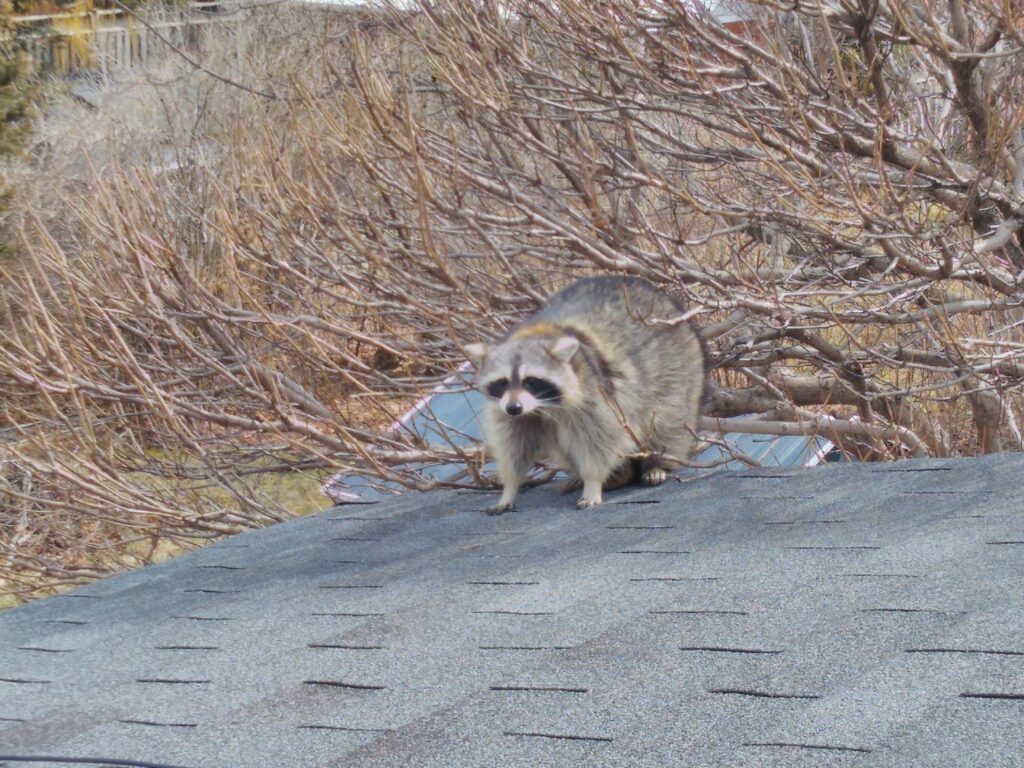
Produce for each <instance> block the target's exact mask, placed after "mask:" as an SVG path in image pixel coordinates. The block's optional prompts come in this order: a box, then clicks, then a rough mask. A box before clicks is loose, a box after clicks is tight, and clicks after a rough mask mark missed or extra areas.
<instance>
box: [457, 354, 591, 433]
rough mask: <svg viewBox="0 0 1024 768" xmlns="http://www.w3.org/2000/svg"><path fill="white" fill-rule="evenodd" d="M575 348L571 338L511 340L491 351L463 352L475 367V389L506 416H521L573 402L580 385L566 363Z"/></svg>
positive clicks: (570, 367)
mask: <svg viewBox="0 0 1024 768" xmlns="http://www.w3.org/2000/svg"><path fill="white" fill-rule="evenodd" d="M578 348H579V341H578V340H577V339H575V338H573V337H571V336H562V337H559V338H555V339H551V338H530V339H517V338H515V337H513V338H511V339H508V340H507V341H505V342H503V343H502V344H499V345H498V346H496V347H491V348H487V347H485V346H484V345H482V344H470V345H468V346H467V347H466V352H467V353H468V354H469V355H470V357H472V358H473V360H474V362H475V364H476V367H477V388H478V389H479V390H480V391H481V392H483V393H484V394H485V395H486V396H487V397H488V398H490V400H491V401H492V402H493V403H495V404H496V405H497V406H498V407H499V408H501V410H502V411H504V412H505V413H506V414H508V415H509V416H522V415H526V414H528V413H532V412H533V411H536V410H537V409H538V408H555V407H558V406H561V405H563V404H565V402H566V401H567V400H568V401H570V402H572V401H573V400H575V399H576V397H577V396H578V393H579V381H578V380H577V378H576V374H575V372H574V371H573V369H572V366H571V365H570V364H569V361H570V359H571V358H572V356H573V355H574V354H575V353H576V350H577V349H578Z"/></svg>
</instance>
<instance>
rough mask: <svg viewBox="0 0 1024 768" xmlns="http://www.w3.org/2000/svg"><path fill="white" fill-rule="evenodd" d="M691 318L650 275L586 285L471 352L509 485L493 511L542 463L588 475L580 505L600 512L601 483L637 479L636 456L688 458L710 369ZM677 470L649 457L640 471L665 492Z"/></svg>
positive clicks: (506, 505) (487, 426)
mask: <svg viewBox="0 0 1024 768" xmlns="http://www.w3.org/2000/svg"><path fill="white" fill-rule="evenodd" d="M683 312H684V309H683V307H682V306H680V305H679V304H678V303H677V302H676V301H674V300H673V299H672V298H670V297H669V296H668V295H666V294H664V293H662V292H661V291H659V290H657V289H656V288H655V287H654V286H653V285H651V284H650V283H648V282H647V281H646V280H641V279H640V278H634V277H626V278H620V277H594V278H586V279H583V280H579V281H578V282H575V283H573V284H572V285H570V286H568V287H567V288H564V289H563V290H561V291H559V292H558V293H556V294H555V295H553V296H552V297H551V298H549V299H548V300H547V301H546V302H545V303H544V304H543V305H542V306H541V308H540V309H539V310H538V311H537V313H536V314H534V315H533V316H531V317H529V318H527V319H526V320H524V321H523V322H522V323H520V324H519V325H518V326H517V327H516V328H514V329H513V330H512V331H511V332H510V333H509V335H508V336H506V337H505V339H504V340H503V341H501V342H500V343H499V344H497V345H496V346H494V347H487V346H485V345H483V344H470V345H468V346H467V347H466V352H467V354H469V356H470V358H471V359H472V360H473V361H474V363H475V365H476V367H477V386H478V387H479V389H480V391H481V392H483V394H484V395H486V396H487V405H486V407H485V409H484V432H485V436H486V439H487V444H488V446H489V448H490V450H491V453H492V454H493V455H494V457H495V458H496V460H497V462H498V477H499V479H500V480H501V483H502V486H503V492H502V494H501V500H500V501H499V502H498V503H497V505H496V506H494V507H493V508H492V509H491V510H490V511H491V512H492V513H500V512H504V511H506V510H509V509H512V508H513V506H514V505H515V500H516V495H517V494H518V492H519V486H520V485H521V484H522V482H523V480H524V479H525V477H526V475H527V473H528V472H529V470H530V468H531V467H532V466H533V465H534V463H535V462H536V461H538V460H539V459H542V458H543V459H548V460H550V461H552V462H553V463H555V464H556V465H558V466H561V467H562V468H564V469H566V470H568V471H569V472H571V473H573V474H574V475H575V476H576V477H577V478H578V479H579V480H581V481H582V484H583V496H582V497H581V498H580V500H579V502H578V503H577V506H579V507H592V506H595V505H597V504H600V503H601V491H602V487H603V486H608V487H611V485H612V484H613V483H618V484H622V482H623V480H626V481H628V480H629V479H630V478H629V471H628V467H627V465H628V458H627V457H628V456H629V455H630V454H633V453H637V452H640V451H653V452H655V453H667V454H669V455H671V456H674V457H676V458H679V459H685V458H686V457H687V456H688V455H689V453H690V450H691V448H692V446H693V442H694V440H693V430H695V429H696V427H697V416H698V412H699V410H700V404H701V400H702V398H703V394H704V388H705V384H706V380H707V365H706V356H705V350H704V346H703V343H702V341H701V339H700V337H699V336H698V335H697V333H696V332H695V330H694V328H693V326H692V324H691V323H690V322H688V321H685V320H684V321H681V316H682V315H683ZM671 467H672V465H671V464H670V463H668V462H666V461H665V460H659V457H658V456H651V457H649V458H648V459H646V460H645V461H644V462H643V465H642V466H640V467H639V468H638V469H639V472H638V474H639V476H640V479H641V480H642V481H643V482H645V483H647V484H649V485H657V484H658V483H660V482H662V481H663V480H664V479H665V476H666V473H665V470H666V468H671ZM624 470H625V475H624Z"/></svg>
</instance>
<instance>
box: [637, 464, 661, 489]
mask: <svg viewBox="0 0 1024 768" xmlns="http://www.w3.org/2000/svg"><path fill="white" fill-rule="evenodd" d="M640 479H641V480H642V481H643V484H644V485H661V484H662V483H664V482H665V481H666V480H667V479H668V472H666V471H665V470H664V469H662V468H661V467H651V468H650V469H648V470H647V471H646V472H644V473H643V475H642V476H641V478H640Z"/></svg>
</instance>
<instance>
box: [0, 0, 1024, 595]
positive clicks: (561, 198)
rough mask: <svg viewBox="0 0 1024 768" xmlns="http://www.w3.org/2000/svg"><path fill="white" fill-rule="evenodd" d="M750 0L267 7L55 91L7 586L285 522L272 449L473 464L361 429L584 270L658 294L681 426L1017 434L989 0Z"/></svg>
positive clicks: (889, 454) (14, 365)
mask: <svg viewBox="0 0 1024 768" xmlns="http://www.w3.org/2000/svg"><path fill="white" fill-rule="evenodd" d="M750 7H751V9H752V10H751V17H750V18H749V19H748V20H747V21H746V22H742V23H732V24H729V25H726V26H723V25H722V24H721V23H719V21H718V20H716V19H715V18H714V17H713V16H712V15H711V14H710V13H709V12H707V11H706V9H703V7H702V6H700V5H698V4H696V3H694V2H690V0H668V1H659V2H648V1H647V0H599V1H597V2H592V1H590V0H586V1H584V0H579V2H575V1H572V0H561V1H560V2H545V3H541V2H533V1H531V0H522V1H519V0H514V1H513V2H509V3H503V4H498V3H491V2H470V0H441V1H440V2H431V3H429V4H427V3H424V4H423V5H422V6H417V7H416V8H414V9H411V10H410V9H408V8H404V9H399V10H394V9H393V10H381V11H358V12H356V11H350V10H346V11H337V10H323V9H316V8H310V7H302V8H293V7H284V6H274V5H271V6H267V7H264V8H256V9H253V10H252V11H251V15H250V17H249V19H248V21H247V22H246V23H245V24H243V25H234V26H231V27H226V28H221V29H214V28H210V29H209V30H208V32H207V34H206V35H205V36H204V38H203V39H202V40H200V41H199V49H198V50H197V51H195V52H194V53H193V54H190V60H185V59H183V58H181V57H180V56H177V55H168V57H167V58H166V59H165V60H164V61H163V62H162V63H159V64H158V65H157V64H154V65H153V67H151V69H150V70H149V71H147V72H145V73H141V72H134V73H123V74H122V75H120V76H118V77H115V78H114V79H113V80H112V81H110V82H109V83H108V84H107V86H106V88H105V90H103V92H102V94H101V95H100V96H99V97H98V100H97V101H96V102H95V103H94V104H93V106H92V108H87V107H85V106H83V105H81V104H80V103H78V102H75V101H72V100H67V101H63V102H60V103H58V104H56V105H54V106H52V107H51V108H49V110H48V111H47V114H45V115H43V116H42V117H41V118H40V120H39V121H38V131H37V133H36V134H35V135H34V138H33V144H32V146H31V157H30V159H29V160H28V161H26V162H25V163H23V164H21V165H20V166H19V167H17V168H13V169H12V170H11V171H10V174H11V175H12V177H14V178H15V179H16V180H17V185H18V187H17V194H16V195H15V202H14V209H13V211H12V212H11V213H9V215H8V226H9V227H10V228H11V229H12V231H14V232H16V233H17V247H18V252H17V258H16V259H13V260H8V262H6V263H5V266H4V267H3V272H2V274H0V286H2V291H3V295H2V297H0V307H2V310H3V314H2V320H0V334H2V351H0V393H2V395H0V396H2V397H3V398H4V400H3V402H4V411H3V415H2V418H3V419H4V424H3V426H4V427H5V428H6V429H7V434H8V435H10V437H11V439H10V440H9V441H8V442H7V443H6V444H5V445H4V447H3V449H2V450H3V452H4V456H3V458H2V459H0V461H2V462H3V464H2V466H3V474H2V477H0V494H3V495H2V497H0V537H2V540H3V543H4V548H5V549H4V551H5V553H6V554H5V561H4V563H3V565H2V568H3V577H4V579H5V580H6V584H7V588H8V589H10V590H12V591H13V592H15V593H17V594H18V595H20V596H29V595H31V594H34V593H35V591H36V590H38V589H39V588H40V587H43V588H52V587H54V586H57V585H60V584H65V583H74V582H77V581H79V580H82V579H87V578H92V577H94V576H95V575H97V574H99V573H101V572H104V571H106V570H109V569H112V568H116V567H122V566H124V565H130V564H134V563H137V562H141V561H145V560H147V559H149V558H152V557H160V556H162V555H163V554H166V552H167V551H169V549H171V548H174V547H181V546H191V545H193V544H195V543H197V542H200V541H202V540H204V539H205V538H208V537H212V536H217V535H221V534H224V533H230V532H233V531H236V530H239V529H241V528H243V527H246V526H253V525H264V524H267V523H271V522H274V521H276V520H280V519H283V518H285V517H287V516H288V515H290V514H294V513H295V512H296V508H295V506H294V504H293V500H292V499H288V500H287V501H286V503H281V496H280V493H278V492H277V491H275V490H273V489H274V488H275V487H276V486H275V485H274V484H273V483H270V482H268V478H280V477H281V476H282V474H284V475H295V476H300V477H303V478H309V477H310V476H313V477H319V476H322V475H324V474H326V473H327V472H329V471H337V470H343V471H351V472H359V473H361V474H364V475H370V476H374V477H378V478H381V479H388V480H393V481H397V482H399V483H401V484H403V485H405V486H407V487H414V488H423V489H426V488H431V487H434V485H435V483H434V482H433V481H431V480H429V479H428V478H425V477H423V476H422V475H419V474H417V473H416V472H415V471H413V470H410V469H408V467H407V466H406V463H407V462H408V460H410V459H414V458H415V459H424V460H454V461H462V462H464V463H465V466H466V470H465V472H464V473H463V475H462V476H461V477H460V478H458V479H457V480H456V481H455V482H456V483H457V484H465V485H479V484H480V483H482V482H485V481H484V479H483V478H481V477H480V475H479V467H480V456H479V454H478V453H477V452H475V451H474V452H468V453H467V452H465V451H462V450H460V449H458V448H457V447H455V446H451V445H442V446H438V445H424V444H422V443H420V442H418V441H417V440H416V439H415V437H413V436H409V435H403V434H399V433H392V432H386V431H385V430H384V427H386V425H387V424H388V423H389V422H390V421H391V420H392V419H393V418H394V417H395V416H396V415H397V414H399V413H401V411H402V410H403V409H404V408H405V407H407V406H408V405H409V404H410V403H411V402H413V401H415V399H416V398H418V397H419V396H420V395H421V394H422V393H423V392H424V391H426V390H428V389H429V387H431V386H432V385H434V384H436V383H437V382H438V381H440V380H441V379H442V378H443V377H445V376H446V375H448V374H449V373H451V372H452V371H453V370H455V369H456V368H457V367H458V365H459V364H460V363H461V362H462V360H463V356H462V354H461V352H460V351H459V345H460V344H462V343H465V342H468V341H471V340H478V339H489V338H493V337H495V336H497V335H498V334H500V333H501V332H502V330H503V329H504V328H506V327H508V325H509V324H511V323H512V322H514V321H515V320H516V318H518V317H520V316H522V315H523V314H524V313H525V312H528V311H529V310H530V309H531V308H533V307H534V306H536V304H537V303H538V302H539V301H540V300H542V298H543V297H544V296H545V295H547V294H548V293H549V292H550V291H551V290H552V289H554V288H555V287H557V286H559V285H561V284H562V283H564V282H565V281H567V280H568V279H570V278H571V277H573V276H576V275H582V274H591V273H597V272H615V273H621V274H635V275H641V276H644V277H647V278H648V279H650V280H653V281H655V282H657V283H658V284H660V285H662V286H664V287H665V288H666V289H667V290H670V291H673V292H675V293H676V294H677V295H679V296H681V297H683V298H684V299H685V300H686V301H687V302H688V303H689V306H691V307H692V310H691V314H692V315H693V316H694V317H695V318H696V319H697V320H698V322H699V323H700V324H701V325H702V327H703V328H704V333H705V335H706V336H707V338H708V340H709V342H710V344H711V348H712V353H713V356H714V360H715V363H716V365H717V370H716V374H715V375H716V383H717V384H716V388H715V391H714V393H713V398H712V403H711V406H710V409H709V413H708V418H706V419H705V420H704V426H706V427H709V428H729V429H741V428H742V429H746V430H750V431H760V432H767V433H793V432H796V433H811V432H821V433H824V434H826V435H828V436H829V437H831V438H832V439H834V440H836V441H838V442H839V443H840V444H841V445H842V446H843V447H844V448H845V449H846V450H848V451H849V452H851V453H853V454H856V455H858V456H859V457H861V458H864V459H870V460H885V459H893V458H899V457H902V456H908V455H935V456H945V455H952V454H971V453H977V452H991V451H1000V450H1016V449H1019V448H1021V442H1022V438H1021V434H1020V430H1019V428H1018V422H1019V419H1020V418H1021V406H1022V400H1021V395H1020V385H1021V381H1022V377H1024V367H1022V362H1021V356H1022V354H1024V339H1022V334H1021V321H1022V317H1021V284H1022V280H1024V239H1022V228H1021V225H1022V223H1024V134H1022V118H1024V93H1022V90H1024V88H1022V85H1024V83H1022V81H1024V37H1022V34H1021V29H1022V24H1021V15H1020V13H1019V12H1018V11H1017V10H1015V8H1016V6H1014V4H1012V3H1004V2H1001V1H1000V0H979V1H978V2H971V3H969V4H968V3H961V2H958V0H942V1H941V2H939V0H907V1H906V2H902V1H901V0H893V1H892V2H889V3H875V2H868V1H867V0H863V1H861V0H820V1H819V2H802V3H799V4H797V5H796V6H795V10H794V5H793V4H791V3H784V4H777V3H775V2H771V0H764V1H763V2H757V3H752V4H750ZM317 473H320V474H319V475H317Z"/></svg>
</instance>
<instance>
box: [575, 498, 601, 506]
mask: <svg viewBox="0 0 1024 768" xmlns="http://www.w3.org/2000/svg"><path fill="white" fill-rule="evenodd" d="M600 505H601V497H600V496H598V497H597V498H596V499H588V498H587V497H586V496H584V497H583V498H582V499H580V500H579V501H577V502H576V509H590V508H592V507H597V506H600Z"/></svg>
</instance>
